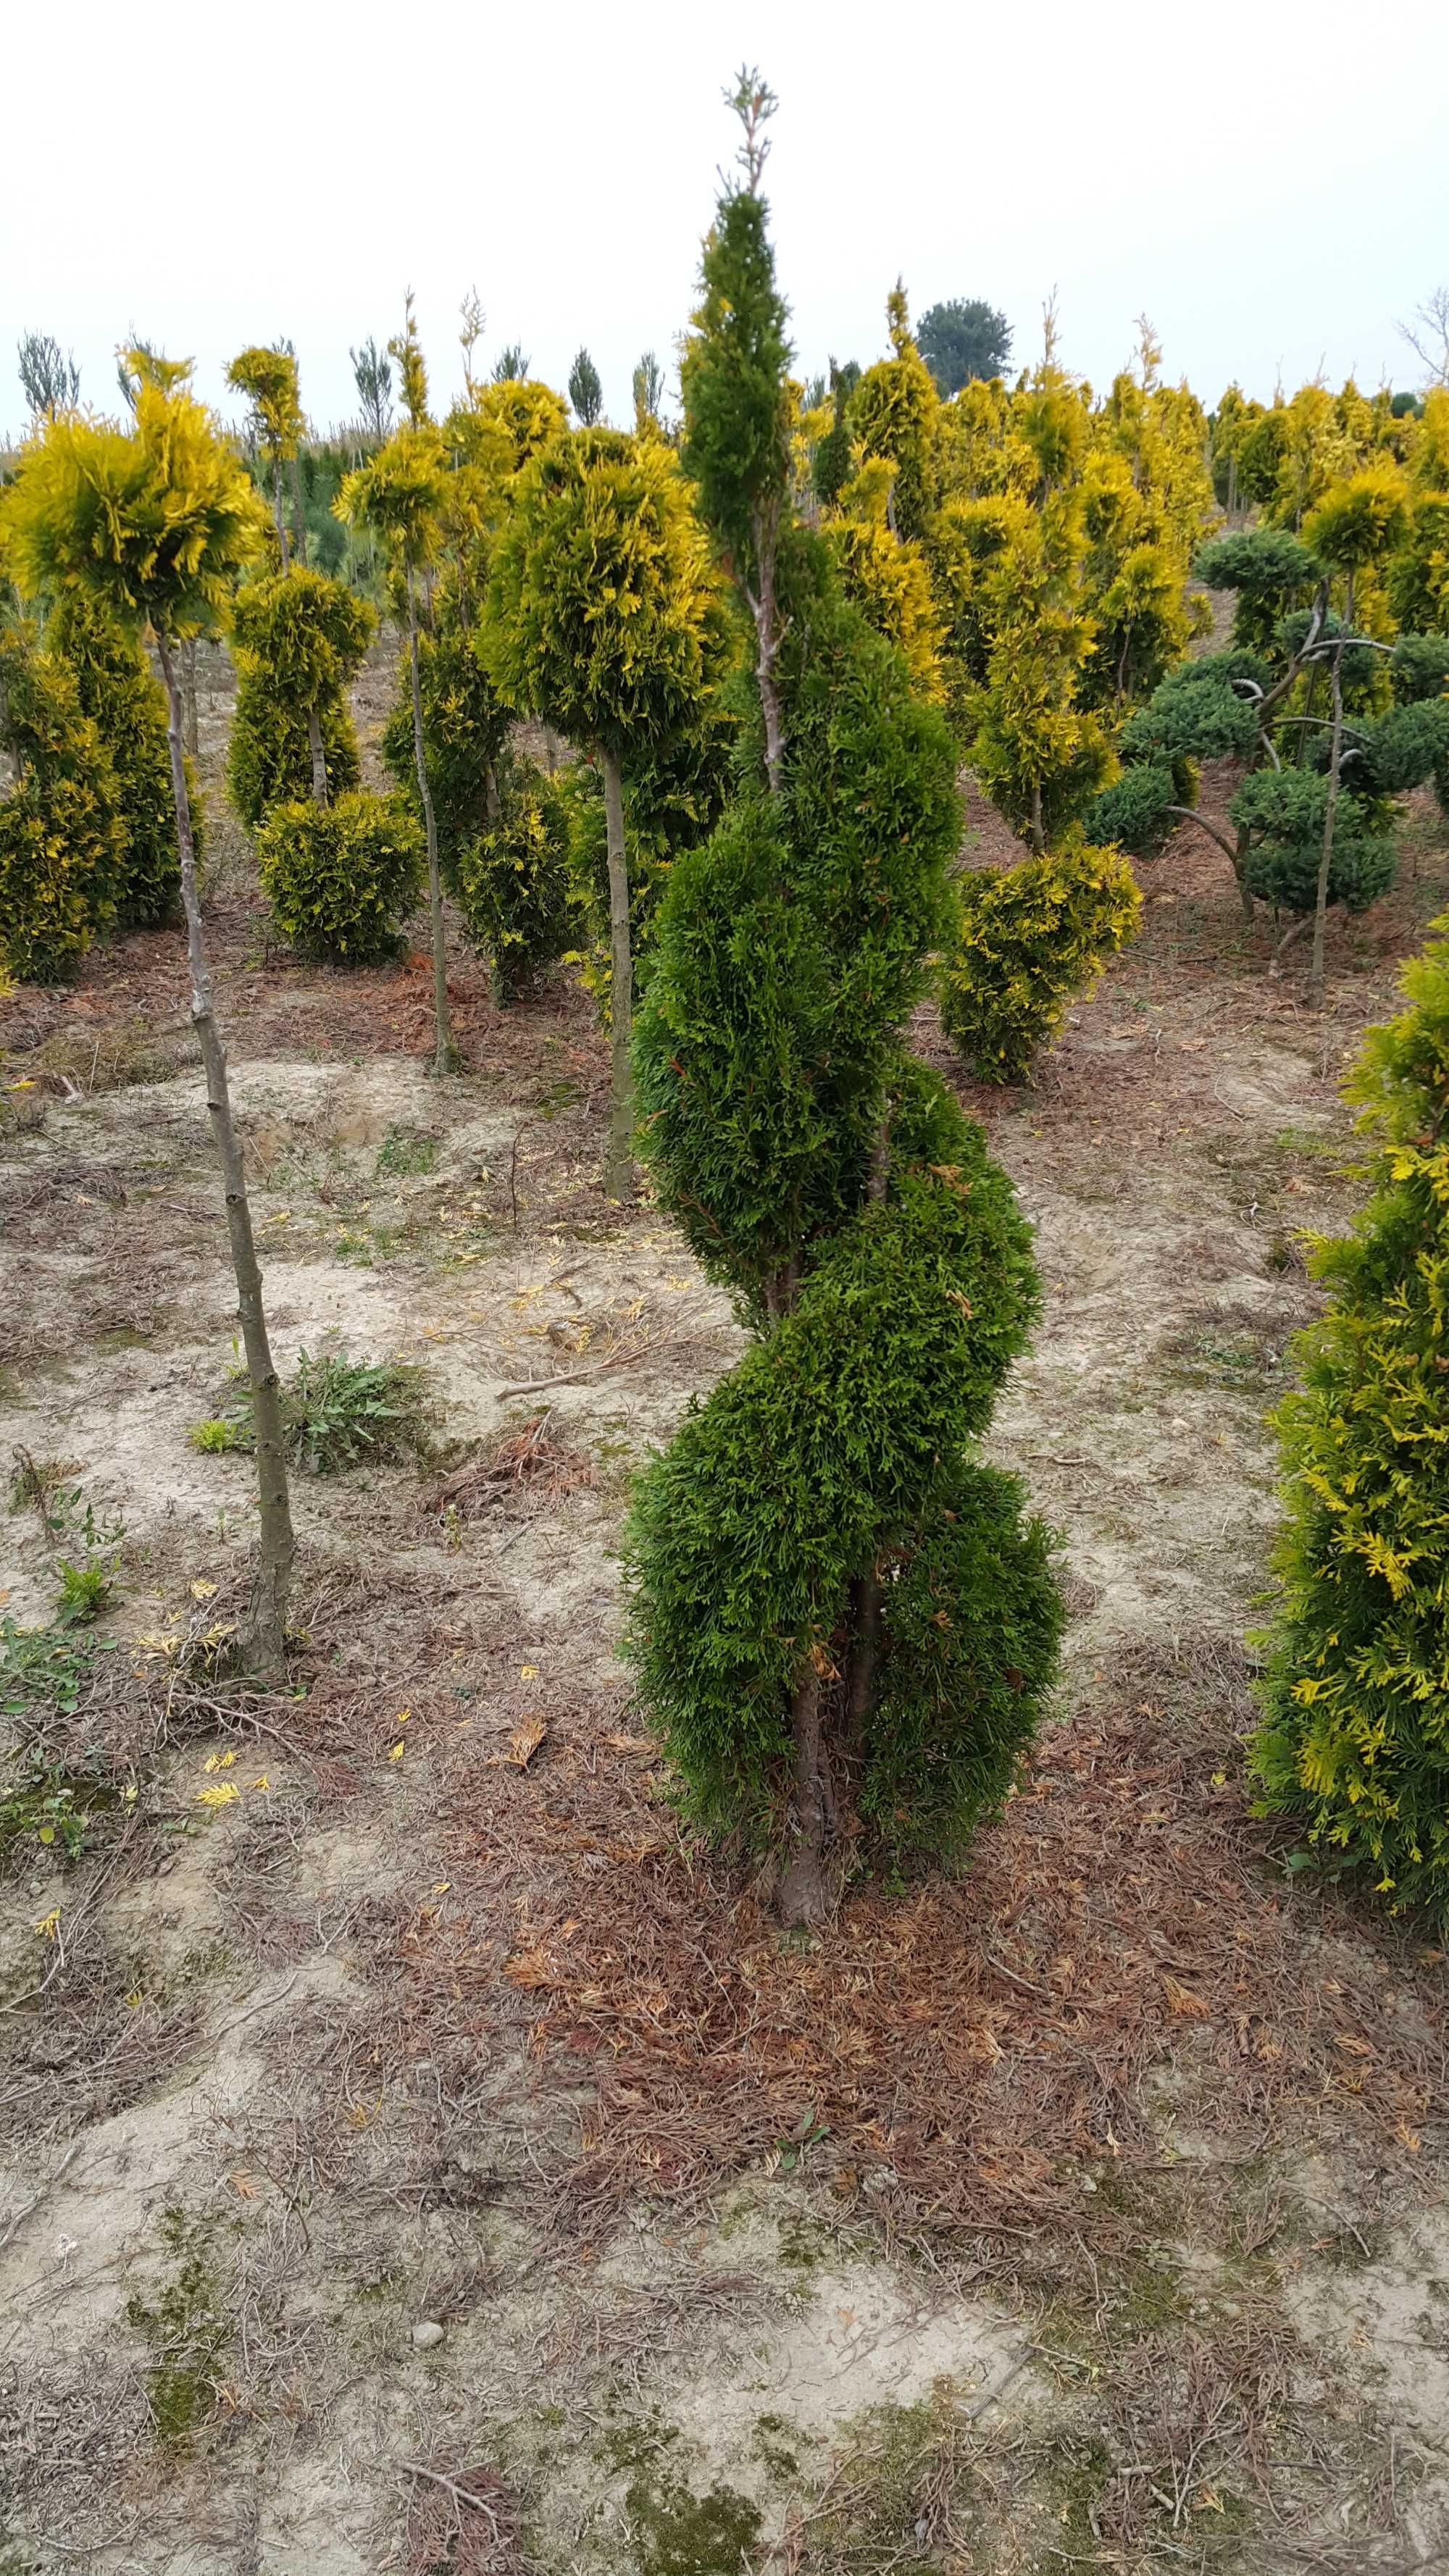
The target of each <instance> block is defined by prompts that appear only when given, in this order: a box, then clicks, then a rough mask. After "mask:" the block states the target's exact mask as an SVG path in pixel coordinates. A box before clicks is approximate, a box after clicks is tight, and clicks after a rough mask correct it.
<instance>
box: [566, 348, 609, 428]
mask: <svg viewBox="0 0 1449 2576" xmlns="http://www.w3.org/2000/svg"><path fill="white" fill-rule="evenodd" d="M569 401H570V402H571V403H572V404H573V407H574V418H575V419H576V420H577V422H578V424H579V427H580V429H597V428H598V426H599V423H600V421H601V420H602V419H603V417H604V388H603V386H602V385H601V383H600V382H599V370H598V368H597V367H596V366H595V364H594V362H593V359H592V358H591V357H590V356H589V353H588V350H587V349H580V351H579V354H578V356H577V357H576V358H575V360H574V362H573V365H572V366H571V367H570V369H569Z"/></svg>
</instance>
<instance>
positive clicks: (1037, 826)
mask: <svg viewBox="0 0 1449 2576" xmlns="http://www.w3.org/2000/svg"><path fill="white" fill-rule="evenodd" d="M1031 846H1032V848H1033V849H1034V850H1035V852H1036V854H1037V856H1038V858H1040V856H1041V854H1042V852H1043V850H1044V849H1045V848H1046V833H1045V831H1044V830H1043V828H1042V819H1041V780H1040V779H1039V778H1037V779H1034V780H1033V782H1032V790H1031Z"/></svg>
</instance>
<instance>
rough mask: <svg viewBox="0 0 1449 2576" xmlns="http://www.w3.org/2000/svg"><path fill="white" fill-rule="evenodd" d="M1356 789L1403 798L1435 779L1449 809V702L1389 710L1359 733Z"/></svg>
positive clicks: (1423, 701)
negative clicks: (1428, 780) (1408, 792)
mask: <svg viewBox="0 0 1449 2576" xmlns="http://www.w3.org/2000/svg"><path fill="white" fill-rule="evenodd" d="M1357 741H1358V749H1357V752H1356V756H1355V758H1354V761H1353V764H1352V769H1353V784H1354V787H1355V789H1358V788H1360V787H1362V788H1365V789H1367V791H1368V792H1369V793H1370V794H1372V795H1376V796H1402V795H1404V794H1406V793H1407V791H1408V790H1409V789H1410V788H1411V787H1422V786H1423V784H1424V782H1425V780H1426V779H1432V780H1433V781H1434V783H1435V785H1436V787H1437V788H1438V791H1439V799H1440V803H1441V804H1444V805H1446V806H1449V697H1443V698H1419V699H1416V700H1414V701H1413V702H1412V703H1411V704H1410V705H1408V706H1401V707H1391V708H1390V710H1389V712H1388V714H1387V715H1385V716H1381V717H1380V718H1379V720H1378V722H1377V723H1376V724H1372V725H1368V726H1364V727H1362V728H1359V729H1358V734H1357Z"/></svg>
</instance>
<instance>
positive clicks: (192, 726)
mask: <svg viewBox="0 0 1449 2576" xmlns="http://www.w3.org/2000/svg"><path fill="white" fill-rule="evenodd" d="M196 649H197V648H196V638H195V636H194V635H192V636H190V637H189V638H188V640H187V642H186V643H185V644H183V645H182V647H181V702H182V712H183V717H184V723H185V739H186V748H187V751H188V752H189V753H190V755H191V758H192V759H193V760H195V758H196V756H197V753H198V752H199V750H200V748H201V717H200V713H199V711H198V708H197V704H196Z"/></svg>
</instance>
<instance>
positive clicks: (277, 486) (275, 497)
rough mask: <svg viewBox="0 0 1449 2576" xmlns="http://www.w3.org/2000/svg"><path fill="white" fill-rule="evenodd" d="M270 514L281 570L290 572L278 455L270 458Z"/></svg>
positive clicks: (290, 560)
mask: <svg viewBox="0 0 1449 2576" xmlns="http://www.w3.org/2000/svg"><path fill="white" fill-rule="evenodd" d="M272 516H273V518H274V519H275V520H276V523H277V543H278V545H279V546H280V547H281V550H282V570H283V572H290V571H291V569H292V558H291V555H290V554H289V552H288V550H287V522H286V519H285V518H284V516H283V514H282V460H281V457H280V456H274V457H273V459H272Z"/></svg>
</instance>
